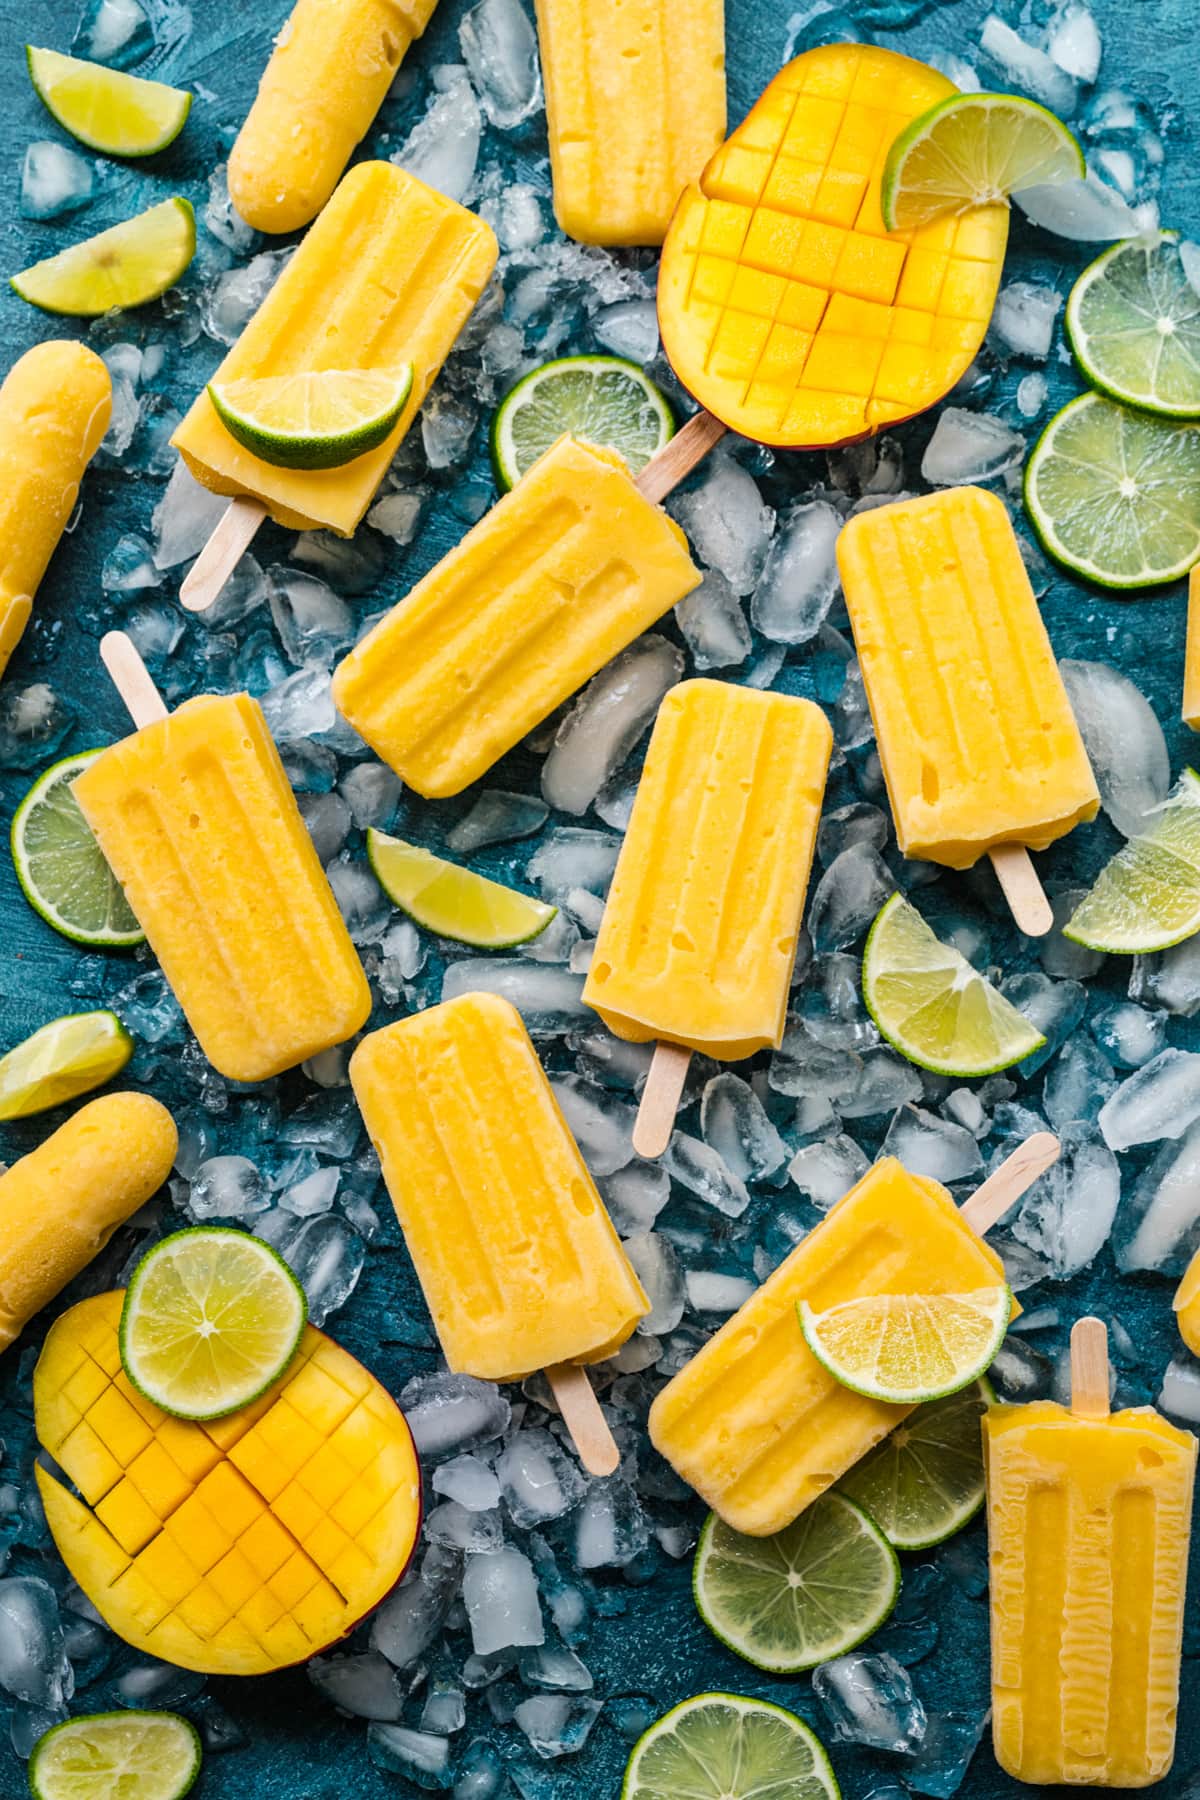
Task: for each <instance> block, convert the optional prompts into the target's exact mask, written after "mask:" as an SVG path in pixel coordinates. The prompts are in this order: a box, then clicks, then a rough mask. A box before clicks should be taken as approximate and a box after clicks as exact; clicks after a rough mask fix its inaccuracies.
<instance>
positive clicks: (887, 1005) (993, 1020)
mask: <svg viewBox="0 0 1200 1800" xmlns="http://www.w3.org/2000/svg"><path fill="white" fill-rule="evenodd" d="M862 978H863V998H864V999H865V1001H866V1003H867V1008H868V1010H869V1012H870V1014H871V1017H872V1018H873V1019H874V1021H875V1023H876V1025H877V1026H878V1027H879V1029H880V1031H881V1032H882V1033H883V1035H884V1037H885V1038H886V1039H887V1041H888V1043H889V1044H893V1045H894V1046H895V1048H896V1049H897V1050H899V1052H900V1054H901V1055H902V1056H907V1058H908V1060H909V1061H910V1062H914V1063H916V1064H917V1065H918V1066H919V1067H920V1068H922V1069H929V1070H931V1071H932V1072H933V1073H934V1074H935V1075H951V1076H955V1077H958V1078H959V1079H970V1078H972V1077H975V1076H979V1075H994V1074H995V1073H996V1072H997V1070H999V1069H1008V1068H1011V1067H1012V1065H1013V1063H1018V1062H1020V1061H1021V1060H1022V1058H1023V1057H1026V1056H1030V1055H1032V1053H1033V1052H1034V1051H1035V1050H1040V1049H1041V1047H1042V1045H1043V1044H1044V1043H1045V1041H1046V1040H1045V1038H1044V1037H1043V1036H1042V1034H1041V1032H1040V1031H1038V1030H1037V1029H1036V1028H1035V1027H1034V1026H1033V1025H1031V1024H1030V1022H1029V1020H1028V1019H1027V1018H1026V1017H1025V1015H1024V1013H1020V1012H1018V1011H1017V1009H1016V1007H1015V1006H1013V1005H1012V1003H1011V1002H1010V1001H1008V1000H1006V999H1005V998H1004V996H1003V994H1000V993H997V991H996V989H995V988H994V987H993V986H992V984H991V982H990V981H985V980H984V978H983V976H982V975H980V974H979V972H978V971H977V970H976V969H973V968H972V967H971V965H970V963H969V962H968V961H967V959H966V957H965V956H963V955H961V954H960V952H959V951H957V950H955V949H954V948H953V947H952V946H951V945H950V944H943V943H941V942H940V940H939V939H938V938H936V937H935V936H934V934H933V932H932V931H931V930H930V929H929V926H928V925H927V924H926V923H925V921H924V919H923V918H922V917H921V915H920V913H919V912H918V911H917V910H916V908H915V907H913V906H910V905H909V903H908V901H907V900H906V899H905V898H904V896H903V895H902V894H893V895H892V898H891V899H890V900H889V901H888V903H887V905H886V906H885V907H884V908H883V910H882V912H880V914H879V916H878V918H877V919H876V920H875V923H874V924H873V925H872V927H871V930H870V934H869V936H868V938H867V947H866V949H865V951H864V952H863V977H862Z"/></svg>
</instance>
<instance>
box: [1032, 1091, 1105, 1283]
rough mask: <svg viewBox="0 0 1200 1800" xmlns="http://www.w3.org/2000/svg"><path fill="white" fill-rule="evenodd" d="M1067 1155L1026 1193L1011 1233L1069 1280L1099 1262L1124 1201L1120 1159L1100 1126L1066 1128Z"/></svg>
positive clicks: (1062, 1132) (1064, 1152)
mask: <svg viewBox="0 0 1200 1800" xmlns="http://www.w3.org/2000/svg"><path fill="white" fill-rule="evenodd" d="M1059 1141H1060V1143H1061V1145H1062V1153H1061V1155H1060V1156H1059V1159H1058V1161H1057V1162H1056V1163H1055V1164H1054V1165H1053V1167H1052V1168H1050V1169H1048V1170H1047V1171H1046V1173H1045V1174H1044V1175H1042V1176H1041V1177H1040V1178H1039V1179H1038V1180H1037V1181H1035V1182H1034V1184H1033V1186H1032V1187H1031V1188H1030V1189H1029V1190H1028V1192H1027V1193H1026V1194H1025V1197H1024V1199H1023V1200H1022V1202H1021V1206H1020V1211H1019V1212H1018V1214H1017V1216H1016V1219H1015V1220H1014V1221H1013V1225H1012V1234H1013V1236H1014V1237H1015V1238H1016V1239H1017V1241H1018V1243H1022V1244H1025V1245H1026V1246H1027V1247H1028V1248H1029V1249H1031V1250H1032V1251H1033V1252H1034V1253H1035V1255H1037V1256H1039V1257H1041V1258H1042V1259H1043V1260H1044V1262H1045V1263H1046V1264H1047V1267H1048V1270H1049V1273H1050V1274H1051V1276H1052V1278H1053V1279H1054V1280H1056V1281H1067V1280H1069V1279H1070V1277H1071V1276H1072V1275H1078V1274H1079V1272H1080V1270H1081V1269H1086V1268H1088V1267H1090V1265H1091V1264H1092V1263H1093V1262H1094V1261H1095V1259H1096V1257H1097V1256H1098V1255H1099V1253H1100V1251H1101V1249H1102V1248H1103V1247H1104V1245H1105V1244H1106V1243H1107V1242H1108V1239H1109V1235H1110V1233H1111V1231H1112V1228H1113V1221H1114V1219H1115V1218H1116V1213H1117V1203H1118V1201H1119V1200H1120V1198H1121V1173H1120V1170H1119V1169H1118V1167H1117V1159H1116V1157H1115V1156H1114V1155H1113V1153H1112V1151H1111V1150H1110V1149H1109V1148H1108V1146H1107V1144H1105V1143H1104V1141H1103V1139H1102V1138H1101V1136H1100V1133H1099V1132H1098V1131H1097V1130H1096V1128H1095V1126H1094V1125H1092V1124H1090V1123H1088V1122H1086V1121H1078V1120H1077V1121H1071V1122H1068V1123H1065V1124H1063V1125H1062V1126H1061V1128H1060V1130H1059Z"/></svg>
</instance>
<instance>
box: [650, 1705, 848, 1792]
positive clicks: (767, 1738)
mask: <svg viewBox="0 0 1200 1800" xmlns="http://www.w3.org/2000/svg"><path fill="white" fill-rule="evenodd" d="M839 1793H840V1790H839V1788H838V1784H837V1779H836V1777H835V1776H834V1773H833V1770H832V1768H831V1767H830V1764H829V1758H828V1757H827V1756H826V1754H825V1751H824V1749H823V1748H822V1746H821V1743H820V1740H819V1739H818V1738H817V1737H815V1736H814V1734H813V1733H812V1732H811V1731H810V1730H809V1728H808V1726H807V1725H806V1724H805V1723H804V1720H803V1719H798V1718H797V1717H796V1715H795V1713H790V1712H785V1711H784V1709H783V1707H782V1706H773V1705H772V1704H771V1703H770V1701H768V1700H747V1699H745V1698H743V1697H742V1696H741V1695H740V1694H697V1695H696V1697H695V1699H693V1700H685V1701H684V1702H683V1704H682V1706H677V1707H675V1709H674V1711H673V1712H669V1713H667V1714H666V1716H665V1717H664V1718H661V1719H659V1720H658V1721H657V1722H656V1723H655V1724H653V1725H652V1726H651V1727H650V1729H649V1731H647V1732H646V1733H645V1735H644V1736H643V1737H641V1738H639V1740H638V1742H637V1743H636V1744H635V1745H634V1748H633V1754H632V1756H631V1757H630V1758H629V1762H628V1765H627V1767H626V1770H625V1780H624V1782H623V1784H622V1787H621V1800H684V1796H686V1800H839Z"/></svg>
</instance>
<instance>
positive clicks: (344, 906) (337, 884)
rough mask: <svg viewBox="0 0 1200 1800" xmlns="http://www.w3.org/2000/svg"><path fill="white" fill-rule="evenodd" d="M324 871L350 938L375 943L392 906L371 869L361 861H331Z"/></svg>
mask: <svg viewBox="0 0 1200 1800" xmlns="http://www.w3.org/2000/svg"><path fill="white" fill-rule="evenodd" d="M325 873H326V874H327V875H328V877H329V885H330V887H331V888H332V889H333V897H334V899H335V900H336V901H337V903H338V909H339V911H340V912H341V915H342V917H343V919H344V920H345V921H346V930H347V931H348V932H349V933H350V937H351V940H352V941H353V942H354V943H356V944H377V943H379V941H380V939H381V938H382V937H383V934H384V932H385V931H386V930H387V928H388V924H389V921H390V919H391V916H392V905H391V901H390V900H389V899H388V897H387V895H386V894H385V893H384V892H383V889H382V888H381V887H380V885H379V883H378V881H377V880H376V879H375V876H374V874H373V872H372V871H371V870H370V869H369V868H367V867H366V865H365V864H363V863H358V862H335V863H331V864H330V865H329V867H328V868H327V869H326V871H325Z"/></svg>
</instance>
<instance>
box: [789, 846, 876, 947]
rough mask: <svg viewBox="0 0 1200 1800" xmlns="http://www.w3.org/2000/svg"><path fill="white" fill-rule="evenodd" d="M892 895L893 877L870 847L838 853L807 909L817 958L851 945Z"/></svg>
mask: <svg viewBox="0 0 1200 1800" xmlns="http://www.w3.org/2000/svg"><path fill="white" fill-rule="evenodd" d="M895 891H896V881H895V877H894V876H893V874H892V872H891V870H890V869H889V868H888V866H887V864H886V863H885V862H884V860H883V858H882V857H881V856H880V854H879V852H878V850H876V849H875V848H874V847H873V845H871V844H870V843H867V842H862V841H860V842H858V843H854V844H851V845H850V846H849V848H848V849H845V850H843V851H841V853H840V854H839V855H838V856H835V857H834V859H833V861H832V862H831V863H830V865H829V867H828V868H827V869H826V870H825V873H824V874H823V875H822V876H821V879H820V881H819V882H818V883H817V888H816V892H815V893H814V895H813V897H812V905H811V907H810V909H809V916H808V929H809V931H810V932H811V934H812V941H813V948H814V950H815V951H816V952H817V954H818V955H819V956H824V955H826V954H827V953H828V952H829V951H832V950H845V949H847V948H848V947H849V946H850V945H851V944H853V943H855V942H856V941H857V939H858V938H860V937H861V936H862V935H863V933H864V932H865V931H866V929H867V927H868V926H869V925H870V924H871V923H872V921H873V920H874V918H875V917H876V915H877V913H878V912H879V909H880V907H881V906H882V905H883V903H884V901H885V900H887V899H889V898H890V896H891V895H892V894H894V893H895Z"/></svg>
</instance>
